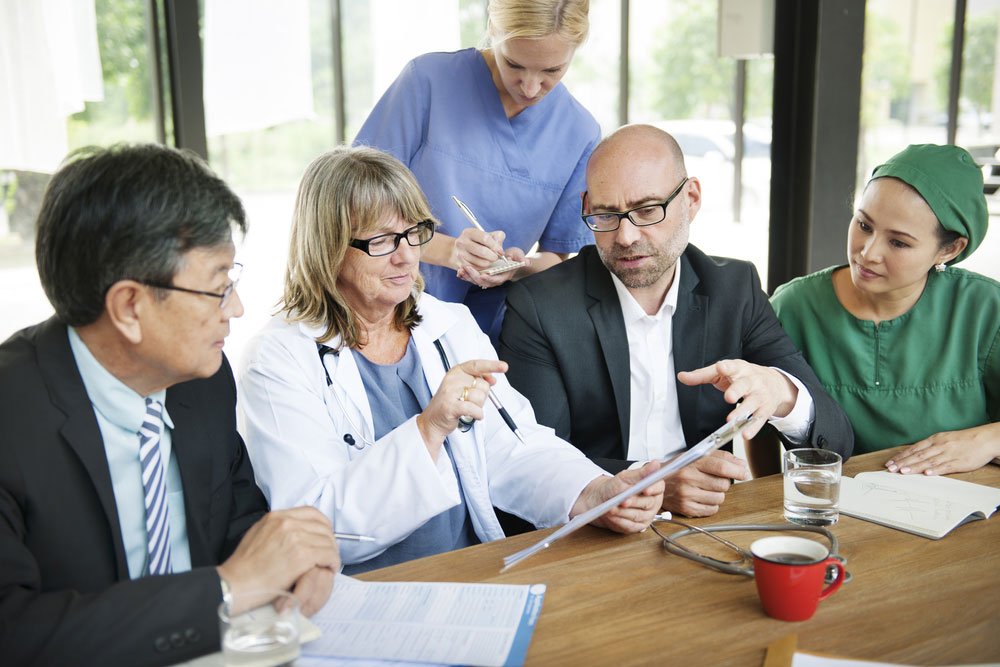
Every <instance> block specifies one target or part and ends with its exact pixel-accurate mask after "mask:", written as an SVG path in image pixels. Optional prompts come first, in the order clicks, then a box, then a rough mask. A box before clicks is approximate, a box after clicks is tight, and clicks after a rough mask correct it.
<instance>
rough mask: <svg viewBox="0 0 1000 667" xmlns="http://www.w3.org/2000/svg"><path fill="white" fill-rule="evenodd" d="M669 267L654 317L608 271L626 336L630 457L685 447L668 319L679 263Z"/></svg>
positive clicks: (658, 456)
mask: <svg viewBox="0 0 1000 667" xmlns="http://www.w3.org/2000/svg"><path fill="white" fill-rule="evenodd" d="M674 266H675V268H674V279H673V282H671V284H670V289H669V290H667V295H666V297H665V298H664V299H663V303H662V304H661V305H660V309H659V310H658V311H657V312H656V313H655V314H654V315H647V314H646V311H645V310H643V308H642V306H640V305H639V303H638V302H637V301H636V300H635V297H633V296H632V294H631V293H630V292H629V291H628V288H627V287H625V285H624V284H623V283H622V281H621V280H619V279H618V276H616V275H614V274H611V281H612V282H613V283H614V285H615V290H616V291H617V292H618V301H619V302H621V306H622V315H623V316H624V318H625V333H626V335H627V336H628V358H629V375H630V376H631V379H630V392H631V395H630V400H629V441H628V454H627V458H628V460H629V461H650V460H652V459H661V458H663V457H664V456H666V455H667V454H669V453H670V452H676V451H679V450H682V449H684V448H685V447H686V446H687V443H686V442H685V441H684V428H683V427H682V426H681V413H680V408H679V407H678V404H677V373H676V372H675V370H674V352H673V347H674V325H673V318H674V311H675V310H676V309H677V293H678V286H679V285H680V276H681V263H680V262H677V263H676V264H675V265H674Z"/></svg>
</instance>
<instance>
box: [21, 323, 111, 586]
mask: <svg viewBox="0 0 1000 667" xmlns="http://www.w3.org/2000/svg"><path fill="white" fill-rule="evenodd" d="M37 344H38V348H37V349H38V367H39V369H40V370H41V373H42V377H43V378H44V379H45V384H46V385H47V386H48V388H49V394H50V396H51V399H52V403H53V404H54V405H55V406H56V408H58V409H59V410H60V411H62V412H63V414H65V415H66V420H65V421H64V422H63V423H62V424H61V425H60V426H59V433H60V434H61V435H62V437H63V438H64V439H65V441H66V444H67V445H68V446H69V448H70V449H72V450H73V451H74V452H75V453H76V456H77V458H79V459H80V462H81V463H82V464H83V467H84V468H85V469H86V471H87V474H88V475H90V480H91V482H92V483H93V484H94V491H95V492H96V493H97V497H98V498H99V499H100V501H101V507H103V508H104V514H105V517H106V518H107V520H108V523H109V524H110V526H111V530H110V532H111V538H112V540H113V541H114V550H115V574H116V577H117V579H118V580H119V581H123V580H127V579H128V578H129V571H128V563H127V562H126V560H125V547H124V545H123V544H122V531H121V525H120V524H119V521H118V506H117V505H116V504H115V492H114V488H113V487H112V486H111V471H110V469H109V468H108V458H107V454H106V453H105V451H104V440H103V439H102V438H101V429H100V426H98V424H97V416H96V415H95V414H94V407H93V405H91V403H90V399H89V397H88V396H87V390H86V388H85V387H84V385H83V378H82V377H80V371H79V369H78V368H77V366H76V359H75V358H74V357H73V351H72V349H71V348H70V346H69V336H68V332H67V330H66V326H65V325H64V324H61V323H59V322H58V321H56V319H55V318H52V319H49V320H48V321H47V322H45V323H44V324H43V325H42V326H41V327H40V328H39V330H38V338H37Z"/></svg>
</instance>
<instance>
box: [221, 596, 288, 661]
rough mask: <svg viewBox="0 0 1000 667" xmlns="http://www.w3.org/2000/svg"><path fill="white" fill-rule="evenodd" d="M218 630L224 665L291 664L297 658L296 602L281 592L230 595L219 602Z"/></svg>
mask: <svg viewBox="0 0 1000 667" xmlns="http://www.w3.org/2000/svg"><path fill="white" fill-rule="evenodd" d="M268 600H270V602H268ZM247 608H249V609H250V610H249V611H243V612H241V610H243V609H247ZM234 612H235V613H234ZM219 630H220V634H221V635H222V654H223V657H224V658H225V662H226V665H227V666H236V665H242V666H249V665H253V666H254V667H274V666H276V665H291V664H293V663H294V661H295V659H296V658H298V657H299V601H298V600H297V599H296V598H295V596H294V595H292V594H291V593H287V592H284V591H255V592H250V593H241V594H238V595H233V596H230V597H229V598H228V599H226V600H224V601H223V603H222V604H221V605H219Z"/></svg>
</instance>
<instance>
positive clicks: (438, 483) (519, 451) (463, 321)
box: [239, 294, 606, 564]
mask: <svg viewBox="0 0 1000 667" xmlns="http://www.w3.org/2000/svg"><path fill="white" fill-rule="evenodd" d="M419 309H420V313H421V315H422V316H423V321H422V322H421V324H420V325H419V326H417V327H416V328H415V329H414V330H413V340H414V343H415V345H416V349H417V354H418V355H419V357H420V363H421V365H422V367H423V370H424V374H425V377H426V378H427V384H428V386H429V387H430V388H431V392H432V393H433V392H435V391H436V390H437V388H438V387H439V386H440V384H441V380H442V379H443V378H444V375H445V368H444V364H443V363H442V360H441V358H440V355H439V353H438V351H437V348H436V347H435V345H434V341H435V340H437V339H441V341H442V343H443V345H444V349H445V351H446V353H447V355H448V358H449V361H450V362H451V364H452V365H455V364H458V363H461V362H463V361H467V360H470V359H496V352H495V351H494V349H493V347H492V345H490V342H489V339H488V338H487V337H486V336H485V335H484V334H483V333H482V331H481V330H480V329H479V327H478V326H477V325H476V322H475V320H474V319H473V318H472V315H471V314H470V313H469V310H468V308H466V307H465V306H463V305H460V304H453V303H446V302H443V301H439V300H438V299H435V298H434V297H432V296H430V295H428V294H424V295H422V296H421V299H420V304H419ZM321 333H322V329H320V328H317V327H311V326H308V325H304V324H301V323H290V322H288V321H286V320H284V319H283V318H281V317H280V316H279V317H276V318H274V319H273V320H272V321H271V322H270V323H269V324H268V325H267V326H266V327H265V328H264V329H263V330H261V331H260V332H259V333H258V334H257V335H256V336H255V337H254V339H253V340H252V342H251V344H250V345H249V348H248V350H247V353H246V356H245V358H244V362H243V365H242V368H241V372H240V381H239V407H240V423H241V431H242V433H243V435H244V438H245V440H246V444H247V449H248V450H249V452H250V458H251V460H252V462H253V467H254V471H255V473H256V476H257V482H258V484H259V485H260V487H261V489H263V491H264V494H265V496H267V499H268V501H269V502H270V504H271V507H272V508H273V509H284V508H288V507H295V506H299V505H313V506H314V507H317V508H318V509H319V510H321V511H322V512H323V513H324V514H325V515H326V516H328V517H330V518H331V519H332V520H333V522H334V526H335V528H336V530H338V531H342V532H348V533H359V534H362V535H370V536H372V537H374V538H375V540H376V541H375V542H374V543H371V542H351V541H341V542H340V545H339V546H340V553H341V558H342V560H343V561H344V563H345V564H348V563H356V562H361V561H364V560H367V559H369V558H372V557H374V556H376V555H378V554H379V553H381V552H382V551H384V550H385V549H386V548H387V547H389V546H391V545H393V544H395V543H397V542H399V541H401V540H403V539H405V538H406V537H407V536H408V535H409V534H410V533H412V532H413V531H414V530H416V529H417V528H419V527H420V526H421V525H423V523H424V522H426V521H427V520H428V519H430V518H431V517H434V516H436V515H437V514H440V513H441V512H443V511H445V510H447V509H449V508H450V507H454V506H455V505H457V504H458V503H459V502H460V497H459V492H458V487H457V484H456V480H455V476H454V474H453V473H452V471H451V464H450V462H449V459H448V456H447V453H446V451H445V450H444V449H442V450H441V454H440V456H439V457H438V461H437V462H435V461H433V460H432V459H431V457H430V455H429V453H428V452H427V448H426V446H425V445H424V441H423V438H422V437H421V435H420V432H419V431H418V429H417V425H416V418H415V417H413V418H410V419H409V420H407V421H406V422H404V423H403V424H401V425H400V426H398V427H397V428H396V429H395V430H393V431H391V432H390V433H387V434H386V435H385V436H384V437H383V438H382V439H381V440H379V441H377V442H376V443H375V444H374V445H373V446H366V447H364V448H363V449H357V448H355V447H354V446H351V445H350V444H348V442H347V440H349V439H350V438H348V437H347V436H350V437H351V438H353V440H354V442H355V443H356V444H357V445H362V444H363V442H364V441H363V440H362V437H361V436H362V434H363V435H364V437H365V438H367V439H368V440H369V441H371V440H373V439H374V437H373V436H374V430H373V425H372V414H371V408H370V406H369V405H368V397H367V394H366V392H365V388H364V384H363V382H362V380H361V375H360V373H359V372H358V367H357V365H356V361H355V359H354V353H353V352H352V351H351V350H349V349H344V350H342V351H341V352H340V353H339V354H334V353H332V352H331V353H328V354H327V355H326V356H325V364H326V369H327V370H328V371H329V374H330V379H331V381H332V384H331V385H330V386H327V380H326V374H325V373H324V366H323V365H322V362H321V360H320V356H319V353H318V352H317V349H316V337H317V336H319V335H320V334H321ZM337 343H338V341H337V340H333V341H330V342H329V343H328V345H329V346H330V347H332V348H334V349H336V348H337ZM496 377H497V380H498V382H497V384H496V385H495V386H494V387H493V391H494V393H495V395H496V396H497V397H498V398H499V399H500V401H501V402H502V403H503V404H504V406H505V407H506V408H507V410H508V412H509V413H510V415H511V417H512V418H513V419H514V421H515V423H517V425H518V427H519V429H520V431H521V432H522V434H523V435H524V437H525V440H526V441H527V443H528V444H527V445H524V444H521V442H520V441H519V440H518V439H517V438H516V437H515V436H514V434H513V433H512V432H511V431H510V429H509V428H508V427H507V425H506V424H505V423H504V421H503V420H502V419H501V417H500V415H499V413H498V412H497V411H496V410H495V409H494V408H493V407H492V405H491V404H490V403H489V402H487V403H486V406H485V409H484V411H485V414H486V417H485V419H484V420H483V421H479V422H476V424H475V426H474V427H473V428H472V430H471V431H469V432H468V433H461V432H459V431H458V430H456V431H454V432H453V433H452V434H451V435H450V436H449V442H450V443H451V451H452V453H453V455H454V457H455V464H456V467H457V469H458V477H459V480H460V483H461V484H462V488H463V490H464V491H465V498H466V502H467V504H468V508H469V514H470V516H471V518H472V523H473V526H474V528H475V531H476V535H478V536H479V539H480V540H482V541H484V542H485V541H488V540H495V539H499V538H501V537H503V531H502V530H501V528H500V524H499V522H498V521H497V517H496V513H495V512H494V511H493V506H494V505H495V506H497V507H499V508H501V509H503V510H505V511H509V512H513V513H516V514H518V515H520V516H522V517H524V518H525V519H527V520H528V521H530V522H532V523H534V524H535V525H537V526H539V527H545V526H552V525H556V524H559V523H563V522H565V521H567V520H568V518H569V511H570V509H571V507H572V505H573V503H574V502H575V501H576V499H577V498H578V497H579V495H580V492H581V491H582V490H583V488H584V487H585V486H586V485H587V484H588V483H589V482H590V481H592V480H593V479H595V478H596V477H599V476H601V475H603V474H606V473H604V472H603V471H602V470H601V469H600V468H599V467H598V466H596V465H595V464H594V463H592V462H591V461H589V460H588V459H587V458H586V457H584V455H583V454H582V453H580V451H579V450H578V449H576V448H575V447H573V446H572V445H570V444H569V443H566V442H565V441H563V440H560V439H559V438H558V437H556V435H555V433H554V432H553V431H552V429H549V428H547V427H544V426H541V425H539V424H538V423H537V422H536V421H535V415H534V411H533V410H532V409H531V405H530V404H529V403H528V401H527V399H525V398H524V397H523V396H522V395H521V394H519V393H518V392H517V391H515V390H514V389H513V387H511V386H510V384H509V383H508V382H507V380H506V378H504V377H503V376H502V375H497V376H496ZM338 399H339V401H338ZM357 429H361V431H362V432H361V433H358V432H357Z"/></svg>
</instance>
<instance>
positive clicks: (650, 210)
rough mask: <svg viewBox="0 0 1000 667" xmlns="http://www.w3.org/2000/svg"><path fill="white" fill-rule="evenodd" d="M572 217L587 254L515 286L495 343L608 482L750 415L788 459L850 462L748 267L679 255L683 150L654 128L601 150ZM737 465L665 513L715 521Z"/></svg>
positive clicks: (693, 183) (681, 492) (678, 490)
mask: <svg viewBox="0 0 1000 667" xmlns="http://www.w3.org/2000/svg"><path fill="white" fill-rule="evenodd" d="M582 199H583V210H582V218H583V221H582V222H583V223H585V224H586V225H587V226H588V227H589V228H590V229H591V230H592V231H593V233H594V240H595V244H594V245H591V246H587V247H585V248H584V249H583V250H581V252H580V254H579V255H577V256H576V257H574V258H573V259H571V260H568V261H566V262H563V263H562V264H560V265H559V266H556V267H553V268H551V269H549V270H547V271H545V272H543V273H541V274H538V275H537V276H532V277H529V278H526V279H524V280H521V281H519V282H516V283H512V284H511V285H510V287H509V289H508V294H507V313H506V317H505V319H504V324H503V330H502V333H501V337H500V358H501V359H503V360H504V361H506V362H507V363H508V364H509V365H510V370H509V371H508V372H507V377H508V379H509V380H510V382H511V384H512V385H514V387H515V388H516V389H517V390H518V391H520V392H521V393H523V394H524V395H525V396H527V397H528V399H529V400H530V401H531V404H532V406H533V407H534V409H535V412H536V415H537V418H538V421H539V423H542V424H545V425H547V426H551V427H552V428H554V429H555V430H556V433H557V434H558V435H559V436H560V437H562V438H564V439H566V440H569V441H570V442H572V443H573V444H574V445H576V446H577V447H578V448H579V449H580V450H582V451H583V452H584V453H585V454H586V455H587V456H588V457H590V458H591V459H593V460H594V461H596V462H597V463H598V464H599V465H601V466H602V467H604V468H605V469H607V470H608V471H609V472H617V471H619V470H622V469H625V468H629V467H631V466H633V465H639V464H640V463H641V462H643V461H647V460H652V459H661V458H664V457H667V456H670V455H671V454H673V453H675V452H678V451H681V450H683V449H685V448H686V447H687V446H688V445H690V444H694V443H696V442H698V441H699V440H701V439H702V438H704V437H705V436H706V435H708V434H709V433H711V432H712V431H713V430H714V429H716V428H718V427H719V426H720V425H721V424H722V423H723V422H724V421H727V420H732V419H733V418H735V417H736V416H738V415H741V414H748V413H752V414H753V416H754V418H755V419H754V422H752V423H751V425H750V426H749V427H748V428H747V429H746V431H745V432H744V434H745V435H746V436H747V437H752V436H753V435H755V434H756V433H757V432H758V431H759V430H760V429H761V428H762V427H763V426H764V425H765V424H769V427H770V428H772V429H774V430H776V431H777V432H778V433H779V434H780V436H781V439H782V440H783V441H784V442H785V445H786V446H794V447H819V448H824V449H832V450H834V451H837V452H839V453H840V454H842V455H843V456H845V458H846V457H847V456H849V455H850V453H851V450H852V448H853V443H854V435H853V431H852V430H851V425H850V423H849V422H848V420H847V417H846V416H845V415H844V412H843V411H842V410H841V409H840V407H839V406H838V405H837V404H836V403H835V402H834V401H833V399H831V398H830V396H829V395H828V394H827V393H826V392H825V391H824V390H823V388H822V387H821V386H820V384H819V381H818V380H817V378H816V375H815V373H813V371H812V369H811V368H810V367H809V366H808V364H806V362H805V360H804V359H803V357H802V355H801V354H800V353H799V351H798V350H796V348H795V346H794V345H793V344H792V342H791V340H789V338H788V337H787V336H786V335H785V333H784V331H783V330H782V329H781V326H780V324H779V323H778V320H777V318H776V317H775V314H774V311H773V310H772V309H771V306H770V304H769V303H768V298H767V295H766V294H765V293H764V292H763V290H762V289H761V286H760V279H759V278H758V276H757V272H756V269H755V268H754V267H753V265H752V264H750V263H748V262H743V261H739V260H734V259H726V258H718V257H709V256H708V255H705V254H704V253H703V252H701V251H700V250H698V249H697V248H696V247H694V246H693V245H690V244H689V243H688V234H689V229H690V225H691V223H692V221H693V220H694V218H695V215H696V214H697V213H698V210H699V208H700V205H701V185H700V183H699V181H698V179H697V178H696V177H694V176H688V175H687V172H686V168H685V165H684V158H683V155H682V153H681V150H680V148H679V147H678V145H677V142H676V141H675V140H674V139H673V137H671V136H670V135H669V134H667V133H666V132H663V131H662V130H659V129H657V128H654V127H652V126H648V125H630V126H625V127H623V128H621V129H619V130H618V131H616V132H614V133H613V134H611V135H610V136H608V137H607V138H605V139H604V140H603V141H602V142H601V143H600V144H599V145H598V147H597V148H596V149H595V150H594V153H593V154H592V156H591V158H590V161H589V163H588V167H587V191H586V192H584V193H583V196H582ZM748 477H749V471H748V469H747V466H746V464H745V463H744V462H743V461H742V460H741V459H738V458H736V457H735V456H733V455H732V454H731V453H729V452H724V451H720V452H716V453H714V454H713V455H712V456H709V457H706V458H705V459H702V460H701V461H699V462H696V463H695V464H692V465H691V466H688V468H687V469H685V470H683V471H682V472H681V473H679V474H678V475H676V476H674V477H672V478H671V479H669V480H667V481H668V485H667V490H666V492H665V493H664V500H663V508H664V509H666V510H669V511H672V512H678V513H681V514H685V515H687V516H708V515H711V514H714V513H716V512H717V511H718V509H719V506H720V505H721V504H722V502H723V501H724V500H725V493H726V491H727V490H728V489H729V487H730V485H731V484H732V480H740V479H747V478H748Z"/></svg>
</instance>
